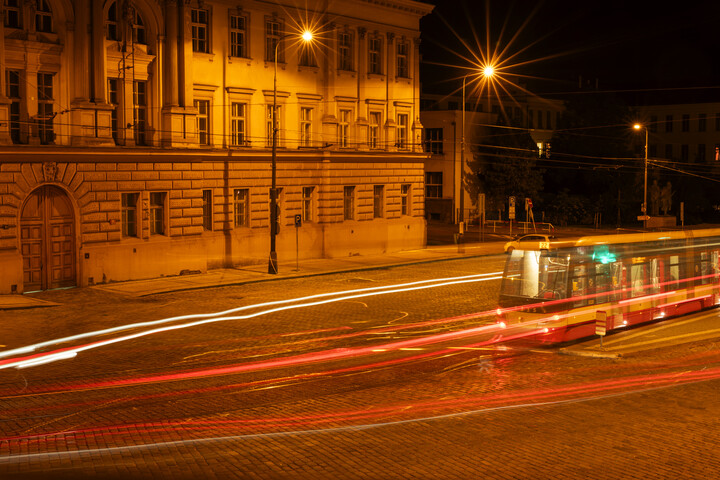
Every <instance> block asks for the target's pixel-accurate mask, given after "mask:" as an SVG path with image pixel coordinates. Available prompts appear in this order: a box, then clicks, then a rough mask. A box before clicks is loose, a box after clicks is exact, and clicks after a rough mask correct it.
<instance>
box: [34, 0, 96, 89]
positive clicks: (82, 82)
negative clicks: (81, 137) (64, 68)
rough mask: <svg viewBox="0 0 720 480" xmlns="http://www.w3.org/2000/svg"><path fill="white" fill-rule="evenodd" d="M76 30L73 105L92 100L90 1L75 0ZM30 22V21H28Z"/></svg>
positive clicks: (74, 32)
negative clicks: (90, 76) (89, 31)
mask: <svg viewBox="0 0 720 480" xmlns="http://www.w3.org/2000/svg"><path fill="white" fill-rule="evenodd" d="M75 4H76V7H77V9H76V10H75V28H74V30H73V33H72V35H73V46H74V48H73V62H72V66H71V69H72V75H71V78H72V79H73V80H72V83H73V85H72V89H73V100H72V102H73V103H87V102H88V101H89V100H90V85H89V78H88V77H89V74H90V68H89V62H88V60H89V58H90V53H89V52H90V35H89V33H88V30H89V29H90V10H91V8H92V5H90V0H75ZM27 20H29V19H27Z"/></svg>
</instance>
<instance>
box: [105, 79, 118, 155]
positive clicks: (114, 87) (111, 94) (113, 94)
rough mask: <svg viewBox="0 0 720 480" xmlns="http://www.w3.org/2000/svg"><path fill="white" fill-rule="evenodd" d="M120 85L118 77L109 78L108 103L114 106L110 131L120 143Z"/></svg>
mask: <svg viewBox="0 0 720 480" xmlns="http://www.w3.org/2000/svg"><path fill="white" fill-rule="evenodd" d="M118 85H119V81H118V79H117V78H108V103H110V105H112V107H113V109H112V110H111V111H110V133H111V135H112V138H113V140H115V144H117V143H118V98H119V96H118Z"/></svg>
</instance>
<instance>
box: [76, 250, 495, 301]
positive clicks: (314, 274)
mask: <svg viewBox="0 0 720 480" xmlns="http://www.w3.org/2000/svg"><path fill="white" fill-rule="evenodd" d="M490 255H498V254H497V253H483V254H477V255H464V256H462V257H443V258H433V259H429V260H416V261H410V262H403V263H389V264H383V265H372V266H366V267H352V268H348V269H340V270H326V271H321V272H312V273H300V274H290V275H280V276H271V277H266V278H255V279H246V280H237V281H231V282H228V283H217V284H208V285H196V286H180V287H177V288H169V289H164V290H158V291H155V292H147V293H135V294H133V293H125V292H122V291H119V290H116V289H113V288H112V285H113V284H106V285H93V286H92V287H89V288H95V289H98V290H104V291H106V292H111V293H116V294H120V295H127V296H131V297H149V296H151V295H162V294H166V293H177V292H185V291H193V290H203V289H206V288H219V287H233V286H238V285H248V284H251V283H264V282H274V281H278V280H287V279H294V278H310V277H319V276H323V275H335V274H338V273H353V272H365V271H368V270H388V269H391V268H397V267H403V266H407V265H421V264H424V263H437V262H449V261H457V260H465V259H470V258H479V257H486V256H490ZM200 275H203V274H200ZM268 275H269V274H268ZM167 278H172V277H164V279H167ZM121 283H122V282H118V283H117V284H115V285H118V284H121Z"/></svg>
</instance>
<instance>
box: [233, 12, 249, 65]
mask: <svg viewBox="0 0 720 480" xmlns="http://www.w3.org/2000/svg"><path fill="white" fill-rule="evenodd" d="M230 56H231V57H247V18H246V17H244V16H242V15H230Z"/></svg>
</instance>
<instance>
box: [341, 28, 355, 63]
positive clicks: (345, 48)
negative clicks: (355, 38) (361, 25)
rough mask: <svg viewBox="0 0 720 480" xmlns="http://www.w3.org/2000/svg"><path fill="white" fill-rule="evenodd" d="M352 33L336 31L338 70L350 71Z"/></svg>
mask: <svg viewBox="0 0 720 480" xmlns="http://www.w3.org/2000/svg"><path fill="white" fill-rule="evenodd" d="M352 69H353V62H352V33H350V32H340V33H338V70H345V71H348V72H350V71H352Z"/></svg>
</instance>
